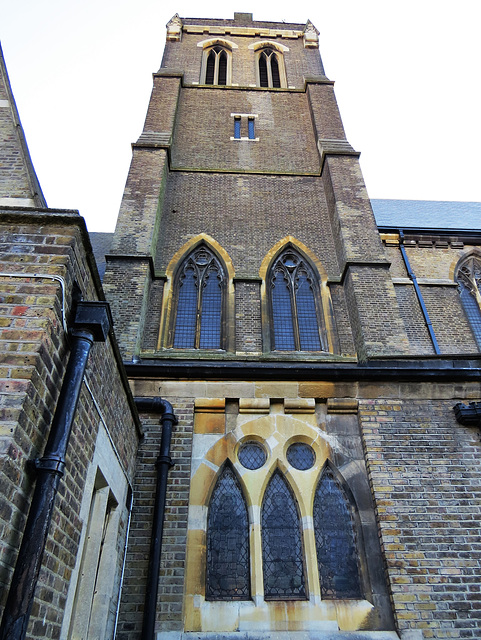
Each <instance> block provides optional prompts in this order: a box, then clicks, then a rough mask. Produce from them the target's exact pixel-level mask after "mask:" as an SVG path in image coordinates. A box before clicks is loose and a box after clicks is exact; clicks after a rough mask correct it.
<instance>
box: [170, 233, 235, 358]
mask: <svg viewBox="0 0 481 640" xmlns="http://www.w3.org/2000/svg"><path fill="white" fill-rule="evenodd" d="M224 297H225V275H224V270H223V268H222V266H221V264H220V262H219V260H218V259H217V257H216V256H215V254H214V253H213V252H212V251H211V250H210V249H208V248H207V247H206V246H203V245H202V246H200V247H197V248H196V249H194V251H192V252H191V253H190V255H188V256H187V258H186V259H185V260H184V262H183V263H182V265H181V267H180V269H179V271H178V274H177V279H176V314H175V324H174V339H173V346H174V348H180V349H189V348H190V349H220V348H222V312H223V308H224Z"/></svg>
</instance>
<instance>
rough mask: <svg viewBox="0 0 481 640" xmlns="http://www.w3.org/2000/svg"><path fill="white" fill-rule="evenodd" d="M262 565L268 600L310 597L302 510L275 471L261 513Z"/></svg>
mask: <svg viewBox="0 0 481 640" xmlns="http://www.w3.org/2000/svg"><path fill="white" fill-rule="evenodd" d="M261 526H262V566H263V575H264V598H265V599H266V600H299V599H305V598H306V595H307V594H306V591H307V590H306V580H305V567H304V551H303V545H302V536H301V526H300V518H299V510H298V507H297V504H296V501H295V499H294V496H293V494H292V491H291V489H290V487H289V485H288V483H287V481H286V479H285V478H284V476H283V475H282V474H281V472H280V471H279V470H278V469H276V471H274V473H273V475H272V477H271V479H270V481H269V484H268V485H267V487H266V490H265V493H264V499H263V501H262V510H261Z"/></svg>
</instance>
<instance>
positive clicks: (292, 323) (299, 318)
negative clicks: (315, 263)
mask: <svg viewBox="0 0 481 640" xmlns="http://www.w3.org/2000/svg"><path fill="white" fill-rule="evenodd" d="M316 284H317V283H316V279H315V277H314V273H313V271H312V269H311V267H310V266H309V265H308V263H307V262H306V260H304V258H302V257H301V255H300V254H299V253H297V251H295V250H294V249H292V248H289V249H286V250H285V251H283V252H282V253H281V254H280V256H279V257H278V258H277V259H276V260H275V262H274V264H273V265H272V268H271V270H270V277H269V288H270V300H271V313H272V315H271V317H272V329H273V331H272V333H273V337H274V339H273V348H274V349H276V350H278V351H279V350H280V351H322V350H327V349H326V345H325V344H323V342H324V340H323V339H322V333H321V325H320V322H319V317H320V313H319V311H320V309H319V307H320V301H319V299H318V292H317V289H318V286H317V287H316Z"/></svg>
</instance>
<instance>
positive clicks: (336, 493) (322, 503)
mask: <svg viewBox="0 0 481 640" xmlns="http://www.w3.org/2000/svg"><path fill="white" fill-rule="evenodd" d="M314 531H315V537H316V551H317V563H318V566H319V579H320V581H321V597H322V598H326V599H333V598H334V599H342V598H362V591H361V582H360V577H359V566H358V553H357V547H356V539H355V536H354V527H353V523H352V518H351V509H350V505H349V503H348V501H347V498H346V496H345V494H344V491H343V490H342V488H341V487H340V486H339V484H338V483H337V481H336V480H335V478H334V476H333V474H332V471H331V470H330V469H329V468H326V469H325V470H324V472H323V474H322V476H321V479H320V480H319V484H318V485H317V489H316V495H315V497H314Z"/></svg>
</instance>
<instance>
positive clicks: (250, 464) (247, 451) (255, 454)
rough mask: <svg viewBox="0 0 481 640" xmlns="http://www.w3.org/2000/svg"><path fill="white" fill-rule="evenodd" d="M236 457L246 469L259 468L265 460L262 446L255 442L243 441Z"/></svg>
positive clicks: (265, 456)
mask: <svg viewBox="0 0 481 640" xmlns="http://www.w3.org/2000/svg"><path fill="white" fill-rule="evenodd" d="M237 457H238V458H239V462H240V463H241V465H242V466H243V467H245V468H246V469H260V468H261V467H262V466H264V464H265V461H266V460H267V455H266V452H265V450H264V447H261V445H260V444H258V443H257V442H245V443H244V444H243V445H242V446H241V448H240V449H239V453H238V456H237Z"/></svg>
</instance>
